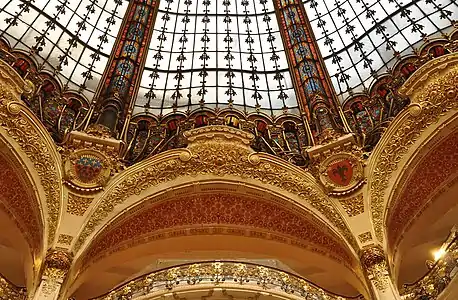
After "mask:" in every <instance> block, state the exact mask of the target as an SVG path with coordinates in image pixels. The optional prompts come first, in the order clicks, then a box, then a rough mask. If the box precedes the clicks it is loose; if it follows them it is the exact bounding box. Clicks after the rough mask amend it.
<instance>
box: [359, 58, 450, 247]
mask: <svg viewBox="0 0 458 300" xmlns="http://www.w3.org/2000/svg"><path fill="white" fill-rule="evenodd" d="M457 86H458V53H452V54H448V55H445V56H442V57H439V58H436V59H433V60H431V61H429V62H427V63H426V64H424V65H423V66H422V67H421V68H420V69H418V70H417V71H416V72H415V73H414V74H413V75H411V77H409V79H408V80H407V81H406V82H405V83H404V85H403V86H402V87H401V88H400V89H399V92H400V93H401V94H402V95H404V96H407V97H409V98H410V100H411V104H410V105H409V106H407V108H406V109H405V110H404V111H402V112H401V113H400V114H399V115H398V116H397V117H396V119H395V120H394V121H393V122H392V123H391V125H390V126H389V128H388V129H387V130H386V132H385V133H384V135H383V136H382V138H381V140H380V142H379V144H377V146H376V147H375V148H374V151H373V152H372V155H371V157H370V159H369V162H368V168H367V171H368V172H369V174H372V176H370V177H369V182H368V185H367V188H368V195H369V199H368V201H369V205H370V209H371V217H372V222H373V226H374V230H375V235H376V237H377V239H378V240H379V241H380V242H384V241H386V231H385V229H384V227H385V217H386V211H387V204H388V203H389V197H390V195H391V194H392V191H393V188H394V184H393V183H394V182H395V181H396V178H398V176H399V175H400V173H401V172H402V168H403V166H404V165H405V164H406V162H407V160H408V158H409V157H410V156H411V155H412V154H413V153H414V152H415V151H417V149H418V147H419V146H420V145H421V144H422V143H423V142H424V141H425V140H426V139H427V138H428V136H430V135H431V134H432V133H434V132H435V131H436V130H437V129H438V128H440V127H441V126H442V124H444V123H446V122H447V121H448V120H450V119H451V118H453V117H454V116H455V115H456V113H457V109H458V90H457V88H456V87H457Z"/></svg>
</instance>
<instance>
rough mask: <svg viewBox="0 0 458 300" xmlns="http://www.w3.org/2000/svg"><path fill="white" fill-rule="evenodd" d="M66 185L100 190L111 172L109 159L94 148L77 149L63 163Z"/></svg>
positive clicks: (88, 189)
mask: <svg viewBox="0 0 458 300" xmlns="http://www.w3.org/2000/svg"><path fill="white" fill-rule="evenodd" d="M64 170H65V176H66V182H67V183H68V185H70V186H72V187H74V188H76V189H79V190H84V191H97V190H100V189H101V188H102V187H103V186H104V185H105V183H106V182H107V181H108V179H109V177H110V172H111V165H110V163H109V160H108V158H107V157H105V155H104V154H103V153H101V152H98V151H95V150H89V149H84V150H77V151H75V152H73V153H72V154H71V155H70V156H69V157H68V158H67V160H66V161H65V163H64Z"/></svg>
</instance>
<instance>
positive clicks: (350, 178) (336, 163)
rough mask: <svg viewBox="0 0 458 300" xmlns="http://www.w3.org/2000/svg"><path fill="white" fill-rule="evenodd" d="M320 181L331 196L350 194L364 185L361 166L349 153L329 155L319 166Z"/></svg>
mask: <svg viewBox="0 0 458 300" xmlns="http://www.w3.org/2000/svg"><path fill="white" fill-rule="evenodd" d="M320 180H321V182H322V183H323V185H324V186H325V187H326V190H327V191H328V192H329V193H331V194H335V195H342V194H347V193H350V192H352V191H354V190H356V189H357V188H359V187H361V185H362V184H363V183H364V171H363V164H362V162H361V160H360V159H359V158H357V157H356V156H354V155H352V154H350V153H345V152H341V153H337V154H334V155H331V156H329V157H328V158H327V159H325V160H324V161H323V162H322V163H321V165H320Z"/></svg>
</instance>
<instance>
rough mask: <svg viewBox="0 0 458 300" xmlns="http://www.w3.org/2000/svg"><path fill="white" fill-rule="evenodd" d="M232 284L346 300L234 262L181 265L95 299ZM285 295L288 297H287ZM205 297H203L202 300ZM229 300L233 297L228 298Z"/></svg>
mask: <svg viewBox="0 0 458 300" xmlns="http://www.w3.org/2000/svg"><path fill="white" fill-rule="evenodd" d="M234 283H237V284H239V285H245V286H247V288H249V289H253V290H254V291H262V292H264V293H265V292H267V293H268V292H270V291H277V292H278V291H282V292H284V293H286V294H290V295H292V294H294V295H302V296H304V297H305V298H307V299H328V300H345V299H347V298H346V297H341V296H338V295H335V294H332V293H330V292H328V291H325V290H323V289H321V288H319V287H318V286H316V285H314V284H313V283H311V282H308V281H306V280H305V279H304V278H301V277H298V276H296V275H293V274H289V273H286V272H283V271H280V270H277V269H273V268H270V267H264V266H260V265H255V264H247V263H235V262H224V261H222V262H206V263H196V264H192V265H182V266H178V267H172V268H167V269H163V270H160V271H156V272H153V273H149V274H146V275H143V276H140V277H138V278H136V279H134V280H132V281H130V282H128V283H125V284H123V285H121V286H119V287H117V288H115V289H113V290H112V291H111V292H109V293H108V294H106V295H103V296H100V297H98V298H94V300H111V299H131V298H132V299H136V298H137V297H145V296H147V297H148V295H153V294H157V293H158V292H159V293H161V294H162V293H163V292H170V291H172V292H173V291H174V290H175V289H181V290H184V289H185V288H186V286H188V287H189V286H193V288H196V286H197V287H198V286H199V285H202V286H206V287H207V288H208V286H210V289H211V288H213V287H219V288H221V289H222V290H225V285H228V286H230V285H231V284H232V285H233V284H234ZM286 296H288V295H286ZM205 298H207V297H202V299H205ZM231 298H232V297H231ZM285 298H287V297H285Z"/></svg>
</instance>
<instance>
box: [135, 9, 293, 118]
mask: <svg viewBox="0 0 458 300" xmlns="http://www.w3.org/2000/svg"><path fill="white" fill-rule="evenodd" d="M228 105H232V106H233V107H236V108H239V109H241V110H246V111H247V112H250V111H255V110H256V109H259V110H260V111H263V112H265V113H267V114H269V115H276V114H281V113H282V112H283V110H284V109H285V108H288V112H290V113H297V101H296V97H295V93H294V90H293V86H292V81H291V76H290V73H289V70H288V64H287V60H286V56H285V52H284V48H283V44H282V40H281V36H280V32H279V29H278V22H277V20H276V15H275V12H274V6H273V2H272V1H271V0H222V1H219V2H218V1H216V0H163V1H161V2H160V7H159V13H158V16H157V20H156V24H155V28H154V33H153V38H152V42H151V45H150V50H149V53H148V58H147V62H146V68H145V71H144V74H143V77H142V82H141V87H140V92H139V95H138V99H137V102H136V107H135V113H143V112H148V113H153V114H156V115H157V114H163V115H164V114H167V113H169V112H171V111H172V110H173V109H174V108H175V109H177V110H180V111H187V110H193V109H195V108H199V107H201V106H204V107H209V108H215V107H219V108H225V107H228Z"/></svg>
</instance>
